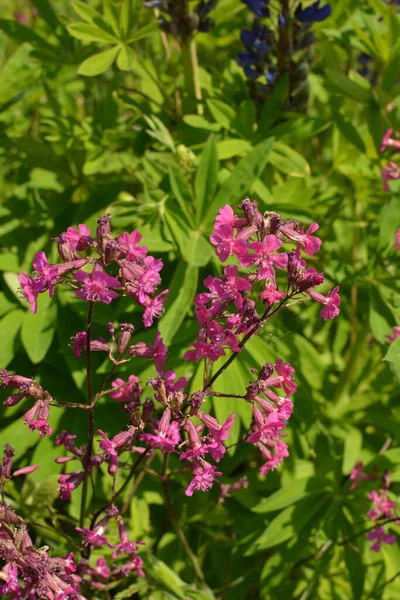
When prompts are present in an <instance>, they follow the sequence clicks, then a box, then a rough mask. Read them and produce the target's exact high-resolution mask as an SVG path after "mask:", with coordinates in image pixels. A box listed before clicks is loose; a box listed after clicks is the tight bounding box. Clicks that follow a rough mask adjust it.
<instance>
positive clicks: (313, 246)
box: [280, 223, 322, 256]
mask: <svg viewBox="0 0 400 600" xmlns="http://www.w3.org/2000/svg"><path fill="white" fill-rule="evenodd" d="M318 229H319V225H318V223H311V225H310V227H309V228H308V229H307V231H306V232H305V233H304V228H302V229H300V231H296V229H295V228H294V227H293V226H292V225H291V224H287V225H284V226H283V227H281V230H280V231H281V232H282V233H283V234H284V235H285V236H286V237H287V238H289V240H292V241H293V242H297V243H298V244H300V246H302V247H303V248H304V250H305V251H306V253H307V254H308V255H309V256H313V254H315V253H316V252H319V251H320V248H321V244H322V242H321V240H320V238H318V237H315V236H313V235H312V234H313V233H314V232H315V231H317V230H318Z"/></svg>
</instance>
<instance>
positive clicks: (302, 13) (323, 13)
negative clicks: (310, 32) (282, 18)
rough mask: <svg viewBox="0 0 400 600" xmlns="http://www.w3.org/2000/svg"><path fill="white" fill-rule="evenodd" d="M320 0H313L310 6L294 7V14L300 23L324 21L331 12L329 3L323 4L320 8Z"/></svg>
mask: <svg viewBox="0 0 400 600" xmlns="http://www.w3.org/2000/svg"><path fill="white" fill-rule="evenodd" d="M319 5H320V0H317V2H314V4H312V5H311V6H308V7H307V8H304V9H303V8H302V5H301V4H299V6H298V7H297V8H296V12H295V13H294V16H295V17H296V19H297V20H298V21H300V23H320V22H321V21H325V19H327V18H328V17H329V16H330V14H331V12H332V11H331V6H330V4H325V6H323V7H322V8H320V6H319Z"/></svg>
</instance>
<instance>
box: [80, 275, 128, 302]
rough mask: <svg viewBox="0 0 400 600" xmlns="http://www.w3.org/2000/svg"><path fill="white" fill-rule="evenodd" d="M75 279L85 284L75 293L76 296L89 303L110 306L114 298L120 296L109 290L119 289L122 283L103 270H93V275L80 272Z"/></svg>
mask: <svg viewBox="0 0 400 600" xmlns="http://www.w3.org/2000/svg"><path fill="white" fill-rule="evenodd" d="M74 279H76V281H79V282H80V283H82V284H83V285H82V286H81V287H80V288H79V290H77V291H76V292H75V296H79V297H80V298H82V299H83V300H86V301H87V302H103V303H104V304H110V302H111V301H112V300H114V298H117V297H118V294H117V293H116V292H113V291H111V290H110V289H109V288H119V287H120V285H121V284H120V282H119V281H118V279H116V278H115V277H111V276H110V275H107V273H105V272H104V271H103V270H100V269H98V270H96V271H95V270H93V272H92V274H91V275H89V274H88V273H85V271H78V272H77V273H75V275H74Z"/></svg>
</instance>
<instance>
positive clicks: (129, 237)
mask: <svg viewBox="0 0 400 600" xmlns="http://www.w3.org/2000/svg"><path fill="white" fill-rule="evenodd" d="M141 239H142V236H141V234H140V233H139V232H138V231H136V230H135V231H132V233H127V232H125V233H123V234H122V235H120V236H119V238H117V240H118V242H119V245H120V247H121V250H122V251H123V252H124V253H125V254H126V258H127V260H133V259H134V258H144V257H145V256H146V254H147V248H146V246H138V245H137V244H138V243H139V242H140V240H141Z"/></svg>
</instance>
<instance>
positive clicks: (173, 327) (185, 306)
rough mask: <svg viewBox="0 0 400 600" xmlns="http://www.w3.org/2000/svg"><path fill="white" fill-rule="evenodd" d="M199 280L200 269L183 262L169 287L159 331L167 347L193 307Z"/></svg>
mask: <svg viewBox="0 0 400 600" xmlns="http://www.w3.org/2000/svg"><path fill="white" fill-rule="evenodd" d="M198 278H199V269H198V267H195V266H193V265H188V264H185V263H183V262H180V263H179V265H178V267H177V269H176V271H175V273H174V276H173V278H172V281H171V283H170V285H169V297H168V300H167V302H166V311H165V316H164V317H163V318H162V319H161V321H160V325H159V330H160V332H161V335H162V336H163V339H164V342H165V343H166V344H167V346H169V345H170V343H171V341H172V340H173V338H174V335H175V334H176V333H177V331H178V330H179V328H180V326H181V324H182V321H183V320H184V318H185V316H186V314H187V312H188V311H189V310H190V308H191V307H192V304H193V298H194V295H195V293H196V290H197V284H198ZM169 298H171V300H172V301H171V302H169Z"/></svg>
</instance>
